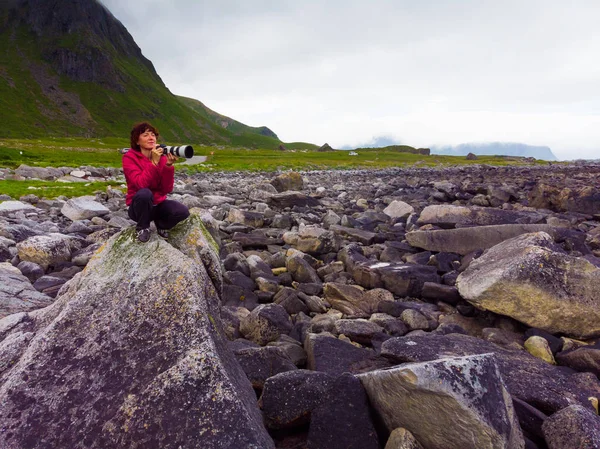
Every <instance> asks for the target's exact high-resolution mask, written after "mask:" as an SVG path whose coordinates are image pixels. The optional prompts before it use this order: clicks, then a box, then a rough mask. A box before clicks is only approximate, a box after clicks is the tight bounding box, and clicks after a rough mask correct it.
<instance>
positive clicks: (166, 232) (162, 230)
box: [156, 228, 169, 239]
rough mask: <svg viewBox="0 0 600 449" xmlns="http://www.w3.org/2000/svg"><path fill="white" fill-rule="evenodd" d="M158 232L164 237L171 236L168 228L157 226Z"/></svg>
mask: <svg viewBox="0 0 600 449" xmlns="http://www.w3.org/2000/svg"><path fill="white" fill-rule="evenodd" d="M156 233H157V234H158V235H160V236H161V237H162V238H163V239H168V238H169V231H168V230H166V229H161V228H156Z"/></svg>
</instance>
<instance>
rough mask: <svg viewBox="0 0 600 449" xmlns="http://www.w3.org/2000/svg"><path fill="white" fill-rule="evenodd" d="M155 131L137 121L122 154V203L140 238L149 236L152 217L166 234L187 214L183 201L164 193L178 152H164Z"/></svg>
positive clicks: (171, 179) (170, 184) (169, 188)
mask: <svg viewBox="0 0 600 449" xmlns="http://www.w3.org/2000/svg"><path fill="white" fill-rule="evenodd" d="M158 135H159V134H158V130H157V129H156V128H155V127H154V126H152V125H151V124H150V123H147V122H143V123H138V124H137V125H135V126H134V127H133V129H132V130H131V149H130V150H129V151H127V152H126V153H125V154H124V155H123V172H124V173H125V179H126V181H127V196H126V198H125V203H126V204H127V205H128V206H129V210H128V214H129V217H130V218H131V219H132V220H133V221H135V222H136V223H137V226H136V230H137V237H138V239H139V241H140V242H147V241H148V240H149V239H150V222H151V221H153V220H154V223H155V224H156V229H157V232H158V235H160V236H161V237H164V238H167V237H168V236H169V233H168V231H167V230H168V229H171V228H172V227H173V226H175V225H176V224H177V223H179V222H180V221H182V220H185V219H186V218H187V217H188V216H189V215H190V212H189V210H188V208H187V207H186V206H185V205H183V204H181V203H179V202H177V201H173V200H168V199H167V194H168V193H171V192H172V191H173V183H174V180H175V167H173V163H174V162H175V160H176V159H177V156H175V155H173V154H167V155H163V150H162V148H160V147H159V146H158V145H157V143H156V140H157V139H158Z"/></svg>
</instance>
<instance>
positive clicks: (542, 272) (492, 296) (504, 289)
mask: <svg viewBox="0 0 600 449" xmlns="http://www.w3.org/2000/svg"><path fill="white" fill-rule="evenodd" d="M553 243H554V241H553V239H552V237H550V235H548V234H546V233H543V232H540V233H534V234H528V235H523V236H519V237H516V238H514V239H511V240H508V241H505V242H503V243H501V244H498V245H496V246H495V247H493V248H491V249H490V250H488V251H487V252H486V253H485V254H484V255H483V256H481V257H480V258H479V259H476V260H474V261H473V262H472V263H471V264H470V265H469V267H468V268H467V270H465V271H464V272H463V273H461V274H460V276H459V277H458V279H457V281H456V285H457V287H458V290H459V292H460V295H461V296H462V297H463V298H465V299H466V300H467V301H469V302H470V303H471V304H474V305H475V306H477V307H478V308H481V309H485V310H491V311H493V312H495V313H499V314H502V315H507V316H510V317H512V318H514V319H516V320H518V321H521V322H523V323H525V324H528V325H529V326H532V327H536V328H539V329H543V330H545V331H548V332H550V333H559V332H560V333H564V334H566V335H569V336H574V337H577V338H586V337H593V336H598V335H600V309H599V307H598V301H599V300H600V282H599V281H600V269H599V268H597V267H595V266H594V265H592V264H591V263H590V262H588V261H587V260H585V259H583V258H577V257H572V256H569V255H566V254H563V253H559V252H557V251H555V250H553ZM500 298H501V300H500Z"/></svg>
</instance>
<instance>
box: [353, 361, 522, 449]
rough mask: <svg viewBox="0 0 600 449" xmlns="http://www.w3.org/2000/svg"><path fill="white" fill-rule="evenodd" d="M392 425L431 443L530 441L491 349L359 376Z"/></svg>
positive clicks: (431, 448) (456, 448)
mask: <svg viewBox="0 0 600 449" xmlns="http://www.w3.org/2000/svg"><path fill="white" fill-rule="evenodd" d="M357 377H358V378H359V379H360V381H361V382H362V384H363V385H364V387H365V389H366V391H367V394H368V396H369V400H370V402H371V404H372V405H373V407H374V408H375V409H376V410H377V412H378V414H379V415H380V416H381V417H382V419H383V422H384V423H385V425H386V427H387V428H388V430H390V431H392V430H394V429H396V428H398V427H404V428H406V429H408V430H409V431H410V432H411V433H413V434H414V435H415V437H416V438H417V440H418V441H419V442H420V443H422V444H423V445H424V446H425V447H426V448H428V449H484V448H485V449H494V448H498V449H500V448H502V449H523V448H524V447H525V442H524V440H523V435H522V433H521V428H520V427H519V424H518V422H517V418H516V415H515V412H514V408H513V406H512V401H511V397H510V395H509V394H508V391H507V390H506V388H505V386H504V383H503V381H502V378H501V376H500V372H499V370H498V367H497V366H496V363H495V361H494V356H493V355H490V354H484V355H477V356H470V357H460V358H447V359H441V360H434V361H431V362H425V363H415V364H408V365H402V366H399V367H395V368H391V369H387V370H378V371H372V372H369V373H363V374H360V375H358V376H357Z"/></svg>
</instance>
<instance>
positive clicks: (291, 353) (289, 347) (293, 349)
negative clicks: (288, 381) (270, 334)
mask: <svg viewBox="0 0 600 449" xmlns="http://www.w3.org/2000/svg"><path fill="white" fill-rule="evenodd" d="M267 346H274V347H276V348H279V349H281V350H282V351H283V353H284V354H285V355H286V356H287V358H288V359H290V360H291V361H292V363H293V364H294V365H296V366H304V365H306V359H307V356H306V351H304V348H302V344H301V343H300V342H299V341H298V340H296V339H294V338H292V337H290V336H289V335H280V336H279V338H278V339H277V340H275V341H271V342H269V343H267Z"/></svg>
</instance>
